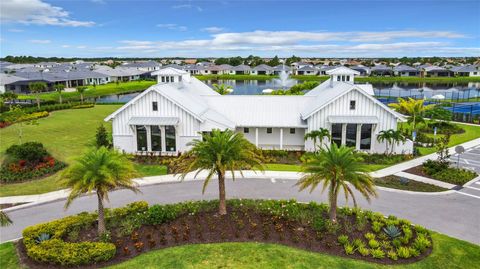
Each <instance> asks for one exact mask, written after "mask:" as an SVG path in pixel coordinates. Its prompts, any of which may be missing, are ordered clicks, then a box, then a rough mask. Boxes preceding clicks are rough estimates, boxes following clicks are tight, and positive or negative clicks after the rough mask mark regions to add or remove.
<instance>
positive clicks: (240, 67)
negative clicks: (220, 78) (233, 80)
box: [230, 64, 252, 75]
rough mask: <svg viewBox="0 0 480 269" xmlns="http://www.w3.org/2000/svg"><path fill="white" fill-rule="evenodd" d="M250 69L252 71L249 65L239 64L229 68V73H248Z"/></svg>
mask: <svg viewBox="0 0 480 269" xmlns="http://www.w3.org/2000/svg"><path fill="white" fill-rule="evenodd" d="M251 71H252V68H250V66H248V65H245V64H241V65H237V66H234V67H232V68H231V70H230V74H231V75H249V74H250V72H251Z"/></svg>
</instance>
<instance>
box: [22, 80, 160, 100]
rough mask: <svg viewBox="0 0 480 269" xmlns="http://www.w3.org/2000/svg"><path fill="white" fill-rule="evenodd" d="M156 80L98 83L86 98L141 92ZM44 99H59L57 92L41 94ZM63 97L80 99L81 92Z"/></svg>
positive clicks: (31, 96)
mask: <svg viewBox="0 0 480 269" xmlns="http://www.w3.org/2000/svg"><path fill="white" fill-rule="evenodd" d="M155 83H156V81H143V80H141V81H129V82H121V83H119V84H116V83H108V84H104V85H98V86H96V87H93V86H90V87H89V88H88V90H87V91H85V93H84V95H83V96H84V98H90V97H99V96H104V95H110V94H120V93H131V92H139V91H143V90H145V89H147V88H148V87H150V86H152V85H154V84H155ZM40 98H41V99H42V100H59V98H58V93H57V92H46V93H42V94H40ZM62 98H63V99H64V100H80V94H79V93H77V92H63V93H62ZM19 99H35V95H32V94H24V95H19Z"/></svg>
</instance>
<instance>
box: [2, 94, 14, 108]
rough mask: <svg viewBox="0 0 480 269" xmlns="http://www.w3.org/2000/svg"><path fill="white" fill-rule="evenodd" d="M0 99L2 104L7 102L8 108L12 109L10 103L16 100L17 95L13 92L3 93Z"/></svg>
mask: <svg viewBox="0 0 480 269" xmlns="http://www.w3.org/2000/svg"><path fill="white" fill-rule="evenodd" d="M1 97H2V99H3V101H4V102H8V107H9V108H10V109H12V101H13V100H15V99H17V97H18V95H17V94H16V93H14V92H4V93H2V94H1Z"/></svg>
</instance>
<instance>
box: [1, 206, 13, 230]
mask: <svg viewBox="0 0 480 269" xmlns="http://www.w3.org/2000/svg"><path fill="white" fill-rule="evenodd" d="M10 224H12V220H11V219H10V218H9V217H8V215H7V213H5V212H3V211H1V210H0V226H2V227H5V226H8V225H10Z"/></svg>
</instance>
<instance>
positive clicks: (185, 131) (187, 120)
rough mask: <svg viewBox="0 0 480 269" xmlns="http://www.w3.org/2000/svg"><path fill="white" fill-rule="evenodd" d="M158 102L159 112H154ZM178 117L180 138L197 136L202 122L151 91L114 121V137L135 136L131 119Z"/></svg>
mask: <svg viewBox="0 0 480 269" xmlns="http://www.w3.org/2000/svg"><path fill="white" fill-rule="evenodd" d="M154 101H156V102H158V111H153V110H152V102H154ZM135 116H137V117H148V116H151V117H178V118H179V119H180V123H179V125H178V127H177V132H178V135H180V136H196V135H198V134H197V132H198V130H199V128H200V122H199V121H198V120H197V119H196V118H194V117H193V116H192V115H191V114H189V113H188V112H186V111H185V110H183V109H182V108H181V107H179V106H178V105H176V104H175V103H173V102H172V101H170V100H168V99H167V98H165V97H164V96H162V95H161V94H159V93H158V92H156V91H151V92H149V93H148V94H146V95H145V96H143V97H142V98H140V99H139V100H137V102H135V103H134V104H132V105H130V106H129V107H127V108H126V109H124V110H123V111H121V112H120V113H119V114H118V115H116V116H115V118H114V119H113V124H112V126H113V135H133V134H134V131H133V130H132V128H131V127H130V126H129V125H128V121H129V120H130V118H131V117H135Z"/></svg>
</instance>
